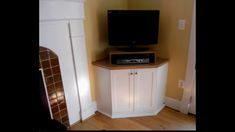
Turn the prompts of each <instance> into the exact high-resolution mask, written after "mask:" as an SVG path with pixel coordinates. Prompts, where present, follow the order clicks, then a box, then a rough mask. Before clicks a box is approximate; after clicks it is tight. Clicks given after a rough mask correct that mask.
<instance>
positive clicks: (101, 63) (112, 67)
mask: <svg viewBox="0 0 235 132" xmlns="http://www.w3.org/2000/svg"><path fill="white" fill-rule="evenodd" d="M167 62H168V59H164V58H157V59H156V62H155V63H150V64H132V65H116V64H110V63H109V59H108V58H106V59H101V60H97V61H94V62H92V64H93V65H95V66H98V67H102V68H106V69H110V70H119V69H138V68H157V67H159V66H161V65H163V64H165V63H167Z"/></svg>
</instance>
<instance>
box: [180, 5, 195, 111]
mask: <svg viewBox="0 0 235 132" xmlns="http://www.w3.org/2000/svg"><path fill="white" fill-rule="evenodd" d="M195 7H196V0H194V7H193V15H192V26H191V33H190V41H189V49H188V63H187V69H186V75H185V77H186V79H185V83H184V87H183V88H184V93H183V97H182V100H181V104H180V112H182V113H184V114H188V111H189V106H190V97H191V93H192V92H191V91H192V88H193V84H194V83H193V82H194V80H195V79H196V68H195V66H196V8H195Z"/></svg>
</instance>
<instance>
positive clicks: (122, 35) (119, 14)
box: [108, 10, 160, 48]
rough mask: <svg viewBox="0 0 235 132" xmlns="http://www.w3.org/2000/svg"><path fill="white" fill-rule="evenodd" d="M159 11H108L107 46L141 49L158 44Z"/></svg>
mask: <svg viewBox="0 0 235 132" xmlns="http://www.w3.org/2000/svg"><path fill="white" fill-rule="evenodd" d="M159 15H160V11H159V10H108V41H109V45H112V46H116V47H117V46H118V47H120V46H121V47H123V46H124V47H129V48H130V47H131V48H133V47H134V48H135V47H136V46H139V47H143V46H147V45H152V44H157V43H158V30H159Z"/></svg>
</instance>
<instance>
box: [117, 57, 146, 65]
mask: <svg viewBox="0 0 235 132" xmlns="http://www.w3.org/2000/svg"><path fill="white" fill-rule="evenodd" d="M148 63H149V58H142V59H117V60H116V64H148Z"/></svg>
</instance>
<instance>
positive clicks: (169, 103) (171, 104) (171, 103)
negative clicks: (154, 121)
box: [165, 97, 180, 110]
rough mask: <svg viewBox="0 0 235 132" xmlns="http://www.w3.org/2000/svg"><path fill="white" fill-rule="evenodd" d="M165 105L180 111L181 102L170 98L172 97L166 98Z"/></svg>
mask: <svg viewBox="0 0 235 132" xmlns="http://www.w3.org/2000/svg"><path fill="white" fill-rule="evenodd" d="M165 105H166V106H168V107H170V108H172V109H175V110H180V101H179V100H176V99H173V98H170V97H165Z"/></svg>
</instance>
